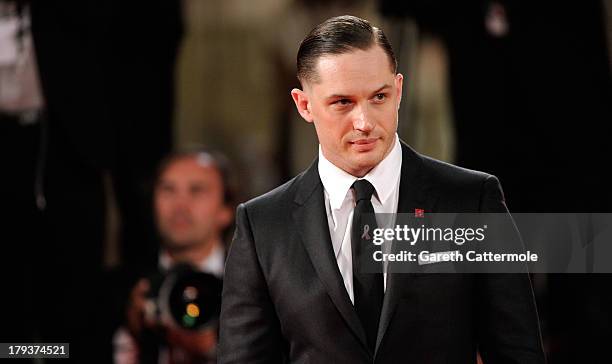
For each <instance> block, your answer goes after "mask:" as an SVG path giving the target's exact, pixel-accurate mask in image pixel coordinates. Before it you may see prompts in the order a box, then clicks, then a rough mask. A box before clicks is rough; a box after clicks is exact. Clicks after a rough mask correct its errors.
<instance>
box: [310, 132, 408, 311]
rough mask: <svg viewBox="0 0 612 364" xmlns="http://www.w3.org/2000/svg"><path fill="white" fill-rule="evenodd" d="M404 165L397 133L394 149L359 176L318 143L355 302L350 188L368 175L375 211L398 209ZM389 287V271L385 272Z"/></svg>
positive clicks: (335, 235)
mask: <svg viewBox="0 0 612 364" xmlns="http://www.w3.org/2000/svg"><path fill="white" fill-rule="evenodd" d="M401 165H402V147H401V144H400V142H399V137H398V136H397V134H395V144H394V145H393V147H392V149H391V152H390V153H389V154H388V155H387V156H386V157H385V158H384V159H383V160H382V161H381V162H380V163H379V164H378V165H377V166H376V167H374V168H373V169H372V170H371V171H370V172H368V174H366V175H365V176H363V177H362V178H357V177H355V176H353V175H351V174H349V173H347V172H345V171H344V170H342V169H340V168H338V167H337V166H335V165H334V164H333V163H331V162H330V161H329V160H328V159H327V158H325V156H324V155H323V152H322V151H321V146H320V145H319V164H318V168H319V176H320V177H321V182H322V183H323V187H324V190H325V210H326V213H327V222H328V225H329V234H330V236H331V241H332V245H333V248H334V254H335V256H336V262H337V263H338V268H339V269H340V274H341V275H342V279H343V280H344V286H345V287H346V291H347V292H348V294H349V297H350V298H351V301H352V302H353V303H355V299H354V294H353V261H352V253H351V228H352V222H353V211H354V209H355V197H354V193H353V191H352V189H351V186H352V185H353V182H355V181H356V180H357V179H365V180H367V181H368V182H370V183H371V184H372V185H373V186H374V189H375V192H374V194H373V195H372V200H371V201H372V206H373V207H374V212H375V213H396V212H397V204H398V198H399V185H400V176H401ZM383 281H384V289H385V291H386V289H387V274H386V273H385V274H384V280H383Z"/></svg>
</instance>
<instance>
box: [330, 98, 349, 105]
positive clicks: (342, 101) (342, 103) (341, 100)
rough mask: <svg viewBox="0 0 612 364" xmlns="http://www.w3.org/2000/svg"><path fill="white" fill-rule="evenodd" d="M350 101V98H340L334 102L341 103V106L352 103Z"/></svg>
mask: <svg viewBox="0 0 612 364" xmlns="http://www.w3.org/2000/svg"><path fill="white" fill-rule="evenodd" d="M350 103H351V100H349V99H340V100H337V101H335V102H334V104H336V105H341V106H346V105H350Z"/></svg>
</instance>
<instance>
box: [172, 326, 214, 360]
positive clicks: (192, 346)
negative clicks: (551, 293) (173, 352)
mask: <svg viewBox="0 0 612 364" xmlns="http://www.w3.org/2000/svg"><path fill="white" fill-rule="evenodd" d="M166 340H167V341H168V344H169V346H170V348H172V347H179V348H181V349H182V350H184V351H186V352H188V353H189V354H191V355H195V356H197V357H210V355H211V354H213V353H214V351H215V347H216V345H217V330H216V329H214V328H209V329H205V330H200V331H192V330H185V329H181V328H178V327H173V328H170V327H168V328H167V331H166Z"/></svg>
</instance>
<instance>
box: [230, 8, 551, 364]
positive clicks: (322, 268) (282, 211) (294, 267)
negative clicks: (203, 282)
mask: <svg viewBox="0 0 612 364" xmlns="http://www.w3.org/2000/svg"><path fill="white" fill-rule="evenodd" d="M297 58H298V78H299V80H300V82H301V84H302V86H303V90H299V89H294V90H293V91H292V96H293V99H294V101H295V104H296V107H297V109H298V112H299V113H300V115H301V116H302V117H303V118H304V119H305V120H306V121H307V122H311V123H313V124H314V126H315V128H316V131H317V135H318V138H319V143H320V148H319V157H318V158H317V159H316V160H315V161H314V163H313V164H312V165H311V166H310V168H308V169H307V170H306V171H305V172H303V173H302V174H300V175H298V176H297V177H295V178H294V179H292V180H291V181H289V182H288V183H286V184H284V185H282V186H280V187H278V188H276V189H275V190H273V191H271V192H269V193H267V194H265V195H263V196H261V197H258V198H256V199H254V200H252V201H249V202H247V203H245V204H242V205H240V206H239V208H238V210H237V222H236V223H237V229H236V233H235V236H234V241H233V243H232V246H231V248H230V253H229V255H228V260H227V263H226V271H225V282H224V291H223V303H222V309H221V322H220V348H219V350H220V352H219V359H220V362H221V363H254V362H258V363H274V362H296V363H329V362H334V363H335V362H344V363H372V362H375V363H397V362H410V363H475V362H476V357H477V352H480V354H481V356H482V358H483V359H484V361H485V362H486V363H543V362H544V354H543V351H542V347H541V338H540V334H539V327H538V318H537V313H536V309H535V304H534V300H533V294H532V290H531V285H530V282H529V278H528V276H527V275H509V274H498V275H470V274H397V273H388V274H380V273H379V274H365V273H363V271H360V270H357V269H355V266H356V263H357V262H358V260H357V259H356V257H358V256H360V254H361V253H362V252H361V249H362V247H361V246H360V244H355V243H359V240H360V239H359V235H358V234H356V232H355V231H354V230H353V229H352V227H353V223H352V221H353V219H357V218H358V217H361V216H365V215H364V213H368V212H372V211H373V212H377V213H379V212H387V213H394V212H414V211H416V210H423V211H425V212H507V209H506V206H505V203H504V200H503V194H502V191H501V188H500V185H499V182H498V181H497V179H496V178H495V177H494V176H491V175H487V174H485V173H481V172H475V171H469V170H466V169H462V168H458V167H455V166H452V165H448V164H445V163H442V162H439V161H436V160H433V159H430V158H427V157H425V156H421V155H419V154H417V153H416V152H414V151H413V150H412V149H411V148H410V147H408V146H407V145H405V144H403V143H402V142H401V141H400V140H399V137H398V136H397V134H396V130H397V111H398V108H399V105H400V101H401V100H400V99H401V97H400V95H401V90H402V83H403V76H402V75H401V74H399V73H397V70H396V68H397V67H396V64H397V63H396V60H395V56H394V55H393V51H392V49H391V46H390V45H389V43H388V41H387V39H386V37H385V36H384V34H383V32H382V31H381V30H380V29H378V28H375V27H372V26H371V25H370V24H369V23H368V22H367V21H365V20H363V19H359V18H356V17H351V16H342V17H336V18H332V19H329V20H327V21H326V22H324V23H322V24H320V25H319V26H317V27H316V28H315V29H313V31H312V32H311V33H310V34H309V35H308V36H307V37H306V39H304V41H303V42H302V44H301V46H300V50H299V51H298V57H297Z"/></svg>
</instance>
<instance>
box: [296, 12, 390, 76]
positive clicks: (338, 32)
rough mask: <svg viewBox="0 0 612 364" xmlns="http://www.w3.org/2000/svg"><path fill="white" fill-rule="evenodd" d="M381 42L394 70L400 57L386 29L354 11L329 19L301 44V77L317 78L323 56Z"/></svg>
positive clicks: (299, 74) (298, 74)
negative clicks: (378, 26)
mask: <svg viewBox="0 0 612 364" xmlns="http://www.w3.org/2000/svg"><path fill="white" fill-rule="evenodd" d="M373 45H379V46H380V47H381V48H382V49H383V50H384V51H385V53H386V54H387V56H388V57H389V63H390V66H391V69H392V71H393V72H394V73H396V72H397V59H396V58H395V53H393V49H392V48H391V44H390V43H389V41H388V40H387V37H386V36H385V33H383V31H382V30H380V29H379V28H377V27H374V26H372V25H371V24H370V23H369V22H368V21H367V20H365V19H361V18H358V17H356V16H352V15H342V16H337V17H334V18H330V19H327V20H326V21H324V22H323V23H321V24H319V25H317V26H316V27H315V28H314V29H313V30H311V31H310V33H308V35H307V36H306V38H304V40H303V41H302V43H301V44H300V49H299V50H298V54H297V77H298V80H300V82H301V83H302V84H303V83H304V81H315V80H316V79H315V68H316V65H317V60H318V59H319V57H321V56H324V55H330V54H334V55H337V54H343V53H348V52H350V51H353V50H356V49H360V50H367V49H370V47H372V46H373Z"/></svg>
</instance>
